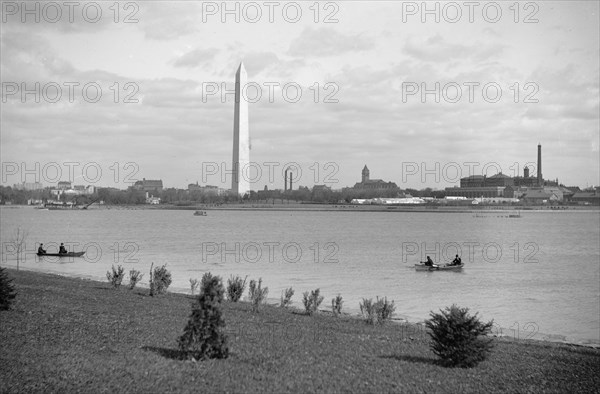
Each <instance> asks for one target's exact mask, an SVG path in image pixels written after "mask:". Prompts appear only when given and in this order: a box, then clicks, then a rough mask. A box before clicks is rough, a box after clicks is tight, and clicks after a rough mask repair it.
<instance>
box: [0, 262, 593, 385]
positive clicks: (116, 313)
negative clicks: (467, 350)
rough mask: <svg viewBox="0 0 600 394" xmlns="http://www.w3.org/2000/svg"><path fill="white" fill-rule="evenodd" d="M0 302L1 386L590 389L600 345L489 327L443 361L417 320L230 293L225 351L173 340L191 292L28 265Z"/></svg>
mask: <svg viewBox="0 0 600 394" xmlns="http://www.w3.org/2000/svg"><path fill="white" fill-rule="evenodd" d="M8 275H9V277H10V278H12V279H13V283H14V285H15V287H16V290H17V292H18V294H17V298H16V299H15V300H14V303H13V306H12V309H11V310H9V311H2V312H0V314H1V316H0V346H1V347H2V349H3V351H2V353H1V354H0V360H1V362H0V376H2V379H1V380H0V392H40V388H43V390H44V391H50V392H99V391H102V392H190V393H192V392H198V391H200V392H272V393H282V392H302V393H305V392H319V393H321V392H335V393H338V392H373V393H375V392H377V393H379V392H431V393H442V392H461V393H481V392H490V393H493V392H540V393H542V392H595V391H597V387H600V375H598V373H597V366H598V363H599V362H600V350H599V349H594V348H588V347H583V346H575V345H570V344H563V343H554V342H541V341H533V340H522V339H519V340H515V339H512V338H501V337H500V338H493V337H492V338H491V339H492V342H493V343H494V348H493V349H492V351H491V353H490V354H489V356H488V357H487V359H486V360H485V361H482V362H481V363H479V364H478V365H477V366H475V367H473V368H466V369H463V368H446V367H443V366H442V365H441V364H440V362H439V360H438V358H437V356H435V354H433V352H432V351H431V348H430V343H431V342H430V339H429V336H428V335H427V334H426V333H424V332H423V331H419V330H418V329H416V328H415V326H414V325H410V324H405V323H404V322H397V323H394V324H387V323H386V324H383V325H367V324H365V322H364V321H363V320H362V319H360V318H356V317H353V316H347V315H342V316H338V317H334V316H333V315H332V314H330V313H317V314H315V315H313V316H308V315H306V314H304V312H302V311H298V310H297V309H287V308H279V307H273V306H269V305H262V306H261V307H260V311H259V312H252V311H251V305H250V304H249V303H247V302H237V303H233V302H229V301H223V302H222V303H221V304H220V305H221V310H222V316H223V319H224V321H225V327H224V333H225V335H226V337H227V345H228V348H229V357H227V358H224V359H213V360H204V361H192V360H188V359H187V358H186V357H185V355H184V354H183V353H181V352H180V351H179V348H178V345H177V343H178V338H179V337H180V336H181V335H182V333H183V330H184V328H185V326H186V323H187V321H188V320H189V317H190V312H191V305H192V302H193V301H194V297H191V296H188V295H182V294H175V293H167V294H165V295H161V296H157V297H150V296H149V295H148V291H147V289H137V288H136V289H133V290H128V289H125V288H123V287H124V286H122V287H121V288H118V289H115V288H113V287H112V286H111V285H110V284H109V283H108V282H98V281H91V280H83V279H74V278H68V277H64V276H59V275H55V274H43V273H35V272H30V271H18V272H17V271H14V270H10V271H9V272H8Z"/></svg>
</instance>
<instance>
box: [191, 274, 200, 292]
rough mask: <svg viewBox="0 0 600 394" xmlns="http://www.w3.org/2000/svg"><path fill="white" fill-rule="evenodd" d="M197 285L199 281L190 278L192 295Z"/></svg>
mask: <svg viewBox="0 0 600 394" xmlns="http://www.w3.org/2000/svg"><path fill="white" fill-rule="evenodd" d="M198 286H200V282H198V279H192V278H190V287H191V289H192V295H194V293H195V292H196V290H198Z"/></svg>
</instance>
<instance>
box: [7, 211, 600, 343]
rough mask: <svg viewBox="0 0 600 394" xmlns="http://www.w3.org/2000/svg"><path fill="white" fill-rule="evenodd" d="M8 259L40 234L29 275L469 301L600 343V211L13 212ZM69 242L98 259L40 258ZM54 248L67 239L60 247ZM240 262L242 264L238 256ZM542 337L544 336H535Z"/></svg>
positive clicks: (530, 332) (30, 249) (417, 315)
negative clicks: (454, 263)
mask: <svg viewBox="0 0 600 394" xmlns="http://www.w3.org/2000/svg"><path fill="white" fill-rule="evenodd" d="M0 214H1V220H2V226H1V240H2V265H3V266H12V267H14V266H15V265H16V258H15V254H14V253H13V252H12V249H11V245H10V243H9V242H10V239H11V235H12V234H13V232H14V230H15V229H16V228H17V227H21V228H24V229H27V230H28V238H27V243H26V256H25V261H21V263H20V265H21V267H22V269H28V270H39V271H45V272H56V273H63V274H68V275H72V276H79V277H87V278H93V279H99V280H106V277H105V274H106V271H107V270H108V269H110V267H111V264H121V265H123V266H125V268H126V270H127V271H129V270H130V269H137V270H140V271H142V272H143V273H144V275H145V277H144V280H143V282H146V280H147V277H148V271H149V268H150V264H151V263H152V262H154V263H155V265H156V264H164V263H167V264H168V268H169V269H170V270H171V272H172V274H173V284H172V289H175V290H179V291H185V292H189V291H190V289H189V279H190V278H198V279H200V278H201V277H202V274H203V273H204V272H206V271H211V272H212V273H214V274H218V275H221V276H222V277H223V278H225V279H226V278H229V276H230V275H231V274H235V275H241V276H246V275H248V277H249V279H252V278H254V279H258V278H259V277H262V278H263V283H264V285H266V286H268V287H269V290H270V293H269V297H270V298H272V299H273V300H278V299H279V296H280V294H281V291H282V290H283V289H284V288H286V287H290V286H291V287H293V288H294V289H295V295H294V297H293V299H292V300H293V301H294V304H295V305H296V306H300V305H301V297H302V295H301V294H302V292H304V291H308V290H312V289H315V288H317V287H318V288H320V289H321V293H322V294H323V295H324V296H325V301H324V303H323V304H322V307H326V306H327V305H329V304H330V300H331V298H332V297H334V296H335V295H337V294H338V293H339V294H341V295H342V296H343V298H344V310H346V311H354V312H358V304H359V301H360V300H361V299H362V298H363V297H366V298H371V297H372V298H374V297H376V296H387V297H388V299H392V300H394V301H395V303H396V312H397V314H398V315H399V316H402V317H405V318H407V319H408V320H410V321H421V320H423V319H426V318H427V317H428V315H429V311H431V310H434V311H437V310H438V309H440V308H444V307H446V306H449V305H451V304H452V303H456V304H458V305H460V306H466V307H469V308H470V309H471V310H472V311H477V312H479V314H480V316H482V317H483V318H484V319H485V320H491V319H494V321H495V323H496V326H495V329H496V330H500V329H502V332H503V333H504V334H506V335H511V336H519V337H520V338H527V337H532V336H533V337H535V338H540V339H543V338H547V337H548V335H550V336H551V338H553V339H557V338H560V336H564V337H566V339H567V340H568V341H573V342H593V343H600V323H599V321H600V316H599V314H600V312H599V311H600V274H599V272H600V212H598V211H523V212H522V213H521V214H522V217H521V218H518V219H512V218H506V217H497V216H496V214H489V215H488V216H489V217H483V218H482V217H474V215H473V214H471V213H391V212H390V213H387V212H318V211H309V212H268V211H267V212H265V211H248V212H236V211H209V212H208V216H204V217H199V216H193V214H192V212H191V211H167V210H118V209H102V210H101V209H98V210H89V211H45V210H35V209H32V208H9V207H3V208H1V209H0ZM39 242H43V243H44V244H46V246H47V247H48V249H49V251H53V250H56V249H57V245H56V243H60V242H65V243H66V244H67V247H68V249H69V250H73V249H75V250H82V249H85V250H87V253H86V257H85V258H70V259H69V258H63V259H57V258H49V257H45V258H43V259H38V258H36V257H35V256H34V254H33V253H34V252H35V250H36V248H37V244H38V243H39ZM52 243H54V244H52ZM457 247H458V248H460V254H461V255H462V259H463V262H465V263H466V267H465V269H464V270H463V272H460V273H454V272H416V271H415V270H414V268H413V264H414V263H416V262H418V261H419V260H423V259H424V258H425V254H427V255H430V256H431V257H432V258H433V260H434V261H436V262H442V263H443V262H447V261H449V260H450V259H451V258H452V257H453V256H454V254H456V251H457ZM238 259H239V262H238V261H236V260H238ZM534 334H535V336H534Z"/></svg>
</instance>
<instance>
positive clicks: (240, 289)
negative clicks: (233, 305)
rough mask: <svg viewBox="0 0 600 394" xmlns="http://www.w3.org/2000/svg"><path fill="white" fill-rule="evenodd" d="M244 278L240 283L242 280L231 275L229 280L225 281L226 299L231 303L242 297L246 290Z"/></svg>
mask: <svg viewBox="0 0 600 394" xmlns="http://www.w3.org/2000/svg"><path fill="white" fill-rule="evenodd" d="M247 278H248V277H247V276H246V277H245V278H244V280H243V281H242V278H240V277H239V276H236V277H234V276H233V275H231V278H229V279H228V280H227V299H228V300H230V301H233V302H238V301H239V300H240V298H242V295H243V294H244V290H246V279H247Z"/></svg>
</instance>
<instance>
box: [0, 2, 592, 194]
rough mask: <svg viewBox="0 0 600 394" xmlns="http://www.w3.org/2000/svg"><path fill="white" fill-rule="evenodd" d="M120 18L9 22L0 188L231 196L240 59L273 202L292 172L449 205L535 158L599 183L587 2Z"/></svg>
mask: <svg viewBox="0 0 600 394" xmlns="http://www.w3.org/2000/svg"><path fill="white" fill-rule="evenodd" d="M3 4H6V3H3ZM10 4H12V3H10ZM14 4H16V5H17V7H18V6H19V4H20V3H14ZM127 4H129V3H127ZM131 4H133V5H135V6H133V5H131V6H128V8H125V5H124V4H121V8H120V13H118V15H117V14H116V13H115V10H114V7H113V9H111V8H109V7H110V4H101V7H103V8H102V18H101V19H100V20H99V21H98V22H97V23H92V22H90V21H89V19H90V17H86V18H87V20H86V18H82V15H81V7H80V8H79V9H77V10H76V11H77V12H76V13H75V15H74V21H73V22H71V21H69V20H68V18H67V17H68V15H69V14H68V12H67V11H68V10H63V13H62V16H63V17H62V19H60V20H59V21H58V23H51V22H48V21H46V19H50V18H51V16H50V15H49V14H48V13H47V12H46V13H45V14H44V13H43V8H42V9H41V11H40V15H39V16H40V18H39V22H37V21H35V19H34V16H35V15H25V16H23V15H21V13H20V10H19V9H4V10H3V14H2V15H3V16H2V17H3V19H4V20H3V23H2V24H1V26H0V28H1V29H2V41H1V51H2V56H1V58H2V59H1V66H2V83H3V85H2V100H3V103H2V109H1V113H0V115H1V120H0V126H1V142H2V144H1V148H0V149H1V154H2V163H3V169H2V170H3V174H2V175H3V176H2V180H1V181H2V182H1V183H2V184H3V185H6V186H12V185H13V184H19V183H21V179H22V175H23V173H25V172H27V171H32V172H34V173H38V175H42V176H41V177H40V178H42V179H41V181H42V182H43V183H45V184H51V183H52V182H48V179H47V178H52V175H54V174H53V173H52V170H53V168H49V167H52V166H53V165H54V163H56V164H57V166H58V167H60V168H61V169H62V172H63V176H62V177H61V178H60V179H58V178H56V180H57V181H58V180H72V181H73V182H74V183H76V184H94V185H97V186H105V187H109V186H114V187H119V188H125V187H127V186H128V185H129V184H131V183H133V181H134V180H139V179H142V178H147V179H163V180H164V181H165V187H177V188H185V187H186V185H187V184H190V183H195V182H199V183H200V184H211V185H218V186H220V187H224V188H229V187H230V186H231V175H227V173H228V171H229V173H230V171H231V170H232V168H231V150H230V149H231V123H232V109H233V108H234V102H235V90H234V89H235V86H234V83H233V81H232V78H231V70H233V69H236V67H237V66H238V65H239V63H240V61H242V60H243V62H244V64H245V65H246V67H247V69H248V70H251V78H249V80H248V84H247V86H246V89H245V94H247V95H248V96H249V97H250V98H251V99H253V100H252V101H251V102H250V103H249V111H250V114H251V121H252V133H253V134H252V162H253V163H257V165H258V166H259V167H260V168H261V170H262V171H263V174H262V177H261V178H260V179H259V180H258V181H257V182H253V189H254V190H261V189H262V188H263V187H264V185H267V186H268V187H269V189H272V188H283V174H282V172H283V171H284V170H285V168H287V165H288V164H289V163H297V164H298V165H299V167H300V168H301V170H302V178H300V179H298V180H294V182H293V185H294V187H296V186H300V185H306V186H311V185H313V184H327V185H329V186H331V187H333V188H341V187H344V186H350V185H352V184H354V183H355V182H357V181H358V180H360V170H361V169H362V168H363V166H364V165H365V164H367V165H368V166H369V169H370V170H371V171H372V173H373V174H377V177H378V178H381V179H385V180H388V181H392V182H395V183H396V184H397V185H398V186H399V187H401V188H416V189H423V188H426V187H431V188H434V189H439V190H442V189H444V188H445V187H448V186H453V185H455V184H457V183H458V182H459V179H460V178H461V177H464V176H468V175H471V174H472V173H471V172H470V171H471V170H473V171H475V174H482V172H483V170H484V169H486V170H487V173H488V175H493V174H495V173H497V172H499V171H498V170H500V171H501V172H502V173H504V174H508V175H510V176H516V175H520V174H522V173H523V167H524V166H525V165H527V164H528V163H535V162H536V152H535V146H536V145H537V144H538V143H541V144H542V145H543V146H544V157H545V160H544V171H543V172H544V176H545V177H546V178H550V179H556V178H558V179H559V181H560V182H561V183H564V184H565V185H568V186H571V185H577V186H580V187H586V186H592V185H598V184H600V181H599V179H600V174H599V170H598V168H600V158H599V143H600V141H599V139H600V131H599V126H598V122H599V118H598V112H599V111H598V109H599V99H598V95H599V93H598V92H599V88H598V85H599V77H598V73H599V60H598V58H599V57H600V53H599V50H598V48H599V39H598V24H597V17H598V4H597V3H596V2H569V3H567V2H545V3H539V4H538V3H531V4H533V5H535V7H533V8H531V7H528V8H525V7H524V5H523V4H521V8H519V10H518V11H519V12H517V10H516V9H515V8H514V7H513V8H510V6H511V4H508V3H506V4H504V3H501V4H500V7H502V8H501V15H502V16H501V18H500V19H499V20H498V21H495V20H494V18H493V15H492V13H491V11H490V14H489V15H487V14H486V15H483V14H482V9H483V8H484V6H483V3H482V5H481V6H479V7H478V8H477V9H476V10H475V11H474V13H473V15H472V17H473V22H470V21H469V20H468V17H469V10H468V9H462V10H460V11H461V12H462V19H460V20H459V21H457V22H456V23H454V22H453V21H452V20H451V19H452V15H454V14H451V11H452V12H455V11H456V10H451V9H450V8H449V7H447V6H446V5H442V3H431V6H430V7H431V8H430V11H431V10H434V11H433V14H432V13H429V14H427V10H425V11H424V10H421V9H419V7H420V4H421V3H412V2H402V3H397V4H396V3H390V2H381V3H368V2H340V3H335V2H329V3H318V4H319V7H317V8H315V7H313V8H310V7H311V6H312V5H311V4H308V3H306V4H304V3H302V4H300V7H301V18H300V19H299V20H298V21H292V19H293V18H292V17H293V15H294V14H293V13H292V11H293V10H292V7H291V5H292V3H286V4H287V5H290V6H289V7H287V10H288V11H289V13H288V14H289V15H288V14H286V15H282V10H283V9H284V5H285V4H283V3H282V4H281V5H280V6H279V7H278V8H276V9H275V10H274V12H273V15H272V16H273V20H272V21H271V20H269V12H268V11H269V10H268V9H263V10H262V19H261V20H259V21H258V22H256V23H253V22H251V21H250V20H249V19H251V18H252V15H254V14H250V11H252V10H251V9H250V7H246V5H247V4H248V3H232V4H237V6H236V7H237V8H239V15H232V14H227V13H226V12H225V13H223V12H222V11H223V10H221V9H219V7H220V3H211V2H204V3H194V2H186V3H164V2H154V3H139V4H137V3H131ZM207 4H208V5H211V4H212V5H216V7H217V9H216V10H215V9H207ZM257 4H258V3H257ZM294 4H296V3H294ZM326 4H327V7H326ZM457 4H458V3H457ZM486 4H488V3H486ZM489 4H492V3H489ZM493 4H496V3H493ZM528 4H530V3H528ZM407 5H409V6H411V7H413V6H416V7H417V8H416V9H415V8H414V7H413V8H410V7H408V6H407ZM59 6H60V5H59ZM259 6H262V5H260V4H259ZM203 7H204V8H203ZM231 7H234V5H232V6H231ZM491 8H493V7H487V8H486V9H488V10H490V9H491ZM232 9H234V8H232ZM244 10H245V11H244ZM436 10H437V11H436ZM254 11H256V10H254ZM48 12H49V11H48ZM213 12H214V13H213ZM234 13H235V12H234ZM238 16H239V18H237V19H238V20H237V21H236V17H238ZM22 17H24V19H25V21H26V23H23V22H22ZM126 19H127V23H126V22H125V20H126ZM115 20H116V21H117V22H115ZM315 20H316V21H317V22H315ZM423 20H424V22H423ZM515 20H516V21H517V22H515ZM223 21H224V22H223ZM326 21H327V22H326ZM536 21H537V22H536ZM173 26H176V28H173ZM25 43H27V44H25ZM23 84H25V85H23ZM36 84H38V85H36ZM36 86H39V87H38V88H36ZM438 86H439V88H438ZM484 86H485V87H486V88H487V90H486V91H485V94H484V93H483V92H484V90H483V89H484ZM57 87H58V88H57ZM84 87H85V89H84V90H83V91H82V89H83V88H84ZM98 87H100V88H101V92H102V94H101V97H100V98H98V101H96V102H94V100H95V99H96V98H97V95H95V93H96V92H98V89H97V88H98ZM21 88H25V90H26V92H25V93H22V92H21ZM15 89H16V90H15ZM57 89H60V93H61V95H60V97H59V96H58V94H57V92H58V90H57ZM71 89H72V91H71ZM498 89H500V90H498ZM28 92H29V93H28ZM300 92H301V95H300V96H299V95H298V93H300ZM498 92H501V93H502V94H501V97H500V98H498V101H495V100H496V98H497V94H496V93H498ZM257 93H260V94H261V96H260V98H257V97H258V96H257ZM458 93H461V96H460V99H458V97H459V96H458ZM471 93H472V97H471ZM70 96H73V100H72V102H71V100H70V99H71V97H70ZM36 99H37V100H38V101H39V102H35V101H36ZM436 100H437V101H439V102H436ZM454 101H456V102H454ZM471 101H472V102H471ZM536 101H537V102H536ZM22 163H25V166H24V167H23V166H22ZM73 163H75V164H77V165H75V164H73ZM272 163H277V164H278V165H277V166H276V165H273V164H272ZM473 163H476V164H477V165H474V164H473ZM12 164H16V169H14V168H13V167H7V166H6V165H12ZM36 165H37V166H39V168H38V167H36ZM86 166H87V167H86ZM210 166H212V167H210ZM55 167H56V166H55ZM215 167H216V170H215ZM84 168H86V170H87V171H88V172H87V173H83V169H84ZM457 168H459V169H460V172H461V173H460V174H457V173H456V170H457ZM44 169H46V170H48V173H44V174H42V173H43V172H44ZM55 169H56V168H54V170H55ZM98 169H99V170H100V171H101V175H100V176H99V177H98V178H99V179H98V180H97V181H95V182H86V179H85V178H86V176H87V178H88V179H96V178H95V177H94V175H95V174H94V171H95V170H96V171H97V170H98ZM270 169H273V170H274V171H276V174H277V177H275V178H273V182H270V179H269V178H268V176H267V174H268V171H269V170H270ZM13 170H14V171H13ZM71 170H73V177H72V179H70V177H69V176H68V175H69V173H70V171H71ZM215 171H216V174H212V173H213V172H215ZM207 173H211V174H212V175H208V176H206V177H205V179H203V177H204V176H205V175H207ZM294 173H295V174H297V173H299V171H295V172H294ZM357 174H358V175H357ZM224 176H225V178H226V179H225V181H221V180H222V179H223V177H224ZM52 179H54V178H52ZM328 180H329V181H333V182H327V181H328ZM27 181H33V179H31V176H30V177H29V178H28V179H27ZM54 183H55V182H54Z"/></svg>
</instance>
